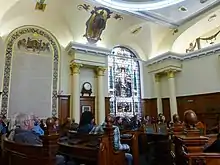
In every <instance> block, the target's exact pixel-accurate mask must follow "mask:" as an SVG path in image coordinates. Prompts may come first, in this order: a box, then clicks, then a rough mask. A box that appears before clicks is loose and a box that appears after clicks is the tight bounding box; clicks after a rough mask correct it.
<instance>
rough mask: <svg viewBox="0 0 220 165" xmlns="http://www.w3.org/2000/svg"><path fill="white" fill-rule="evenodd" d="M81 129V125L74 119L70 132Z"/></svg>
mask: <svg viewBox="0 0 220 165" xmlns="http://www.w3.org/2000/svg"><path fill="white" fill-rule="evenodd" d="M78 127H79V124H78V123H76V122H75V119H72V123H71V125H70V130H71V131H77V130H78Z"/></svg>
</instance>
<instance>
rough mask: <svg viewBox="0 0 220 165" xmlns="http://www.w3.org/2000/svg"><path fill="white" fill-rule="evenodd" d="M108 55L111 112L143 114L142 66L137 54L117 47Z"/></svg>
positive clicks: (117, 113)
mask: <svg viewBox="0 0 220 165" xmlns="http://www.w3.org/2000/svg"><path fill="white" fill-rule="evenodd" d="M111 53H112V55H111V56H109V57H108V67H109V68H108V81H109V83H108V89H109V96H110V97H111V98H110V113H111V114H114V115H116V116H133V115H136V114H141V91H140V90H141V89H140V67H139V61H138V60H137V58H136V56H135V54H134V53H133V52H132V51H131V50H129V49H128V48H126V47H121V46H118V47H115V48H114V49H113V50H112V52H111Z"/></svg>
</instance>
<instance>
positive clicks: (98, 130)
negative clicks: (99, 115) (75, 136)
mask: <svg viewBox="0 0 220 165" xmlns="http://www.w3.org/2000/svg"><path fill="white" fill-rule="evenodd" d="M105 120H107V118H106V119H105ZM105 124H106V122H104V123H103V124H102V125H98V126H95V127H93V129H92V130H91V131H90V133H89V134H103V133H104V127H105ZM113 128H114V138H113V139H114V141H113V143H114V146H113V147H114V149H115V150H116V151H127V152H129V151H130V146H129V145H127V144H121V139H120V138H121V135H120V130H119V128H118V127H117V126H113ZM125 157H126V159H127V162H128V165H132V164H133V163H132V162H133V156H132V155H131V154H130V153H125Z"/></svg>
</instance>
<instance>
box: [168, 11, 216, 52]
mask: <svg viewBox="0 0 220 165" xmlns="http://www.w3.org/2000/svg"><path fill="white" fill-rule="evenodd" d="M219 22H220V9H217V10H215V11H214V12H212V13H210V14H209V15H207V16H206V17H204V18H203V19H201V20H199V21H197V22H195V23H194V24H193V25H192V26H190V27H189V28H188V29H186V30H185V31H184V32H183V33H182V34H181V35H180V36H179V37H178V38H177V39H176V40H175V42H174V43H173V46H172V51H174V52H177V53H185V52H186V49H187V48H188V47H189V44H190V43H191V42H192V43H194V42H195V40H196V38H199V37H205V36H206V37H209V36H211V35H214V34H215V29H217V28H218V27H219V26H220V24H219ZM211 32H212V33H211Z"/></svg>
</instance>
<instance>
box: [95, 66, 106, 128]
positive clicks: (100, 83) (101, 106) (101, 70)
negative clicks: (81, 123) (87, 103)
mask: <svg viewBox="0 0 220 165" xmlns="http://www.w3.org/2000/svg"><path fill="white" fill-rule="evenodd" d="M105 70H106V68H105V67H97V68H96V74H97V87H98V88H97V91H98V92H97V94H98V95H97V99H98V100H97V106H98V107H97V111H96V114H97V115H96V116H97V122H98V124H101V123H102V122H104V120H105V96H104V88H105V87H106V86H105V85H104V75H105Z"/></svg>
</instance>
